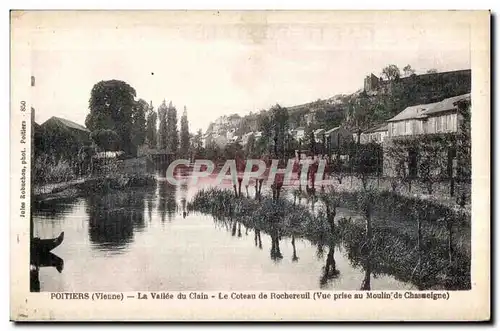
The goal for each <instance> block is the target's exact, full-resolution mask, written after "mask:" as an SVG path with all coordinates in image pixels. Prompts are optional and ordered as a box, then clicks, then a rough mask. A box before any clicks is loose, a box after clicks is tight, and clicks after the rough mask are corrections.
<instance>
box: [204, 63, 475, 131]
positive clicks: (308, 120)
mask: <svg viewBox="0 0 500 331" xmlns="http://www.w3.org/2000/svg"><path fill="white" fill-rule="evenodd" d="M367 79H370V84H369V85H367V83H366V80H367ZM470 90H471V70H457V71H450V72H442V73H429V74H423V75H410V76H408V77H403V78H395V79H392V80H382V79H380V78H378V77H376V76H374V75H371V76H368V77H367V78H366V79H365V85H364V89H361V90H359V91H358V92H356V93H353V94H350V95H335V96H333V97H331V98H328V99H324V100H321V99H318V100H316V101H312V102H309V103H305V104H301V105H296V106H291V107H287V110H288V115H289V127H290V128H292V129H293V128H296V127H299V126H307V127H310V128H311V129H316V128H332V127H336V126H339V125H345V126H346V127H348V128H352V127H351V122H350V121H349V114H350V113H351V112H352V111H353V108H355V107H362V108H364V109H366V110H365V112H366V117H367V118H366V121H365V123H364V129H368V128H369V127H371V126H372V125H373V124H374V123H380V122H382V121H385V120H387V119H389V118H391V117H393V116H395V115H396V114H398V113H399V112H401V111H402V110H403V109H405V108H406V107H409V106H414V105H418V104H426V103H432V102H437V101H440V100H442V99H445V98H449V97H453V96H456V95H460V94H465V93H469V92H470ZM231 116H233V117H234V116H235V115H230V116H225V117H226V118H231ZM236 116H237V115H236ZM265 116H268V110H261V111H260V112H259V113H250V114H249V115H246V116H243V117H241V118H240V119H239V121H236V122H235V121H233V122H232V123H231V121H226V122H225V123H224V124H223V125H222V126H219V127H218V130H219V131H220V132H225V131H228V130H231V129H233V128H234V129H236V132H235V134H236V135H240V136H241V135H242V134H244V133H246V132H250V131H258V130H260V129H259V127H260V123H261V121H262V118H263V117H265ZM238 117H239V116H238ZM216 122H221V120H220V118H219V119H217V121H216ZM213 128H214V125H213V123H212V124H211V125H210V127H209V130H207V132H211V131H212V130H213ZM221 128H222V129H221Z"/></svg>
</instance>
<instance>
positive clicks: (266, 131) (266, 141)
mask: <svg viewBox="0 0 500 331" xmlns="http://www.w3.org/2000/svg"><path fill="white" fill-rule="evenodd" d="M257 120H258V123H259V130H260V131H261V132H262V136H261V137H260V139H259V141H258V145H259V151H260V154H261V155H262V154H264V153H266V152H270V151H269V148H270V146H271V144H270V137H271V134H272V129H273V128H272V123H271V119H270V117H269V115H268V114H267V112H266V111H264V110H263V111H261V112H260V114H259V115H258V119H257Z"/></svg>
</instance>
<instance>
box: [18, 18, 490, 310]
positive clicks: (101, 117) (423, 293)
mask: <svg viewBox="0 0 500 331" xmlns="http://www.w3.org/2000/svg"><path fill="white" fill-rule="evenodd" d="M389 13H390V12H369V11H365V12H337V13H335V12H327V11H323V12H322V11H318V12H287V11H281V12H280V11H216V10H215V11H179V12H175V11H154V12H149V11H143V12H137V13H134V15H131V13H127V12H119V11H115V12H100V11H86V12H84V11H64V12H57V11H39V12H37V11H31V12H30V11H27V12H23V11H12V12H11V29H12V43H13V44H14V43H16V41H18V40H19V41H20V40H21V39H22V38H24V37H26V38H27V39H23V40H29V46H27V47H28V48H27V49H28V50H29V54H25V55H24V56H25V57H26V58H27V59H28V60H27V62H26V63H27V65H28V66H29V67H28V68H27V69H26V75H25V76H23V77H27V80H26V81H23V82H19V81H18V82H16V84H23V89H25V90H26V91H27V92H26V93H28V94H29V99H26V101H23V102H24V104H23V103H22V102H21V101H20V100H12V103H13V107H14V110H12V112H15V113H16V114H19V116H23V117H22V121H20V122H19V123H21V124H20V127H18V128H16V129H14V130H12V132H13V133H12V134H13V135H15V137H16V139H15V140H16V141H18V140H19V139H21V145H19V146H21V147H22V148H24V150H23V151H22V152H21V156H20V157H19V156H18V154H19V153H18V152H17V151H13V152H12V153H13V155H14V156H15V159H16V160H17V161H15V162H17V168H19V174H20V183H18V184H20V185H21V198H20V200H18V201H17V207H16V210H20V215H19V216H20V220H21V221H22V222H23V224H25V226H26V227H25V229H26V230H27V229H28V228H29V234H28V233H27V231H26V237H24V235H23V238H28V239H26V240H23V245H25V247H26V250H29V253H28V254H27V258H28V257H29V289H28V288H25V289H21V290H22V291H26V292H29V293H32V294H35V293H47V295H48V296H47V298H49V295H50V299H51V300H56V299H67V298H68V293H71V297H72V299H88V296H89V293H90V296H91V298H92V300H94V295H97V298H101V297H102V298H110V299H119V298H120V295H121V300H124V299H123V296H124V295H125V296H126V298H128V300H132V299H137V300H140V299H148V298H150V299H158V298H159V299H169V296H170V295H171V294H170V292H171V293H174V294H175V296H176V297H177V293H178V292H180V293H183V294H182V295H185V296H186V299H187V300H190V299H192V300H207V301H212V302H213V301H214V300H215V298H216V297H217V298H218V299H222V298H224V296H226V297H225V298H226V299H234V300H247V299H250V300H252V299H253V300H256V299H262V298H260V297H259V292H262V291H265V292H267V293H269V295H270V299H276V300H285V301H286V300H287V299H291V300H293V299H298V300H300V299H303V300H309V299H314V300H316V295H317V296H318V297H321V296H322V295H325V298H326V295H327V294H328V295H330V294H331V295H334V293H336V291H345V293H351V291H353V292H352V295H353V296H354V295H355V293H361V294H360V295H361V297H360V298H365V299H366V298H368V299H374V300H375V299H391V300H392V298H393V296H394V297H397V294H394V293H401V299H405V300H410V301H412V300H413V301H412V302H414V304H418V305H422V304H423V302H424V301H421V300H420V299H427V300H429V301H435V300H441V299H443V300H452V298H451V297H452V296H453V295H454V294H453V293H458V292H464V293H467V292H469V291H471V290H472V289H473V288H474V286H477V283H476V282H475V281H474V278H473V274H474V272H475V273H483V274H484V273H487V274H488V275H489V265H485V266H484V269H478V270H476V271H474V268H481V265H477V264H474V262H473V261H474V258H473V256H474V243H475V241H476V240H478V239H479V241H481V240H484V239H486V241H487V240H488V238H489V230H488V229H489V214H488V211H486V215H487V216H488V218H487V219H485V218H482V219H477V220H476V219H475V215H474V213H473V208H472V206H473V202H474V201H475V200H474V199H477V197H479V196H480V194H481V193H480V192H479V190H481V189H486V188H487V187H489V168H487V169H488V173H479V172H477V169H478V168H475V162H479V163H481V162H484V158H483V161H481V160H479V161H475V160H474V158H473V155H477V156H478V157H480V155H479V154H478V153H479V152H476V154H474V151H475V150H477V149H478V148H481V145H478V144H477V143H478V142H479V143H480V142H481V140H480V139H478V140H472V139H471V137H472V136H473V135H474V132H473V126H474V125H475V124H474V121H475V120H476V118H479V117H484V118H489V108H487V107H485V105H486V106H489V105H488V104H487V103H485V101H484V100H485V98H487V99H489V94H487V95H485V94H484V93H489V92H487V91H486V92H485V91H484V90H483V92H482V94H478V93H476V92H475V91H477V90H475V89H476V88H477V87H478V86H486V87H489V83H487V84H486V85H485V84H484V81H485V80H486V82H489V81H488V77H489V62H485V63H483V64H480V65H479V68H478V62H477V60H475V58H474V54H476V53H474V50H475V49H474V48H473V46H472V45H477V44H474V42H477V38H476V40H474V31H475V30H474V26H473V24H475V23H474V22H476V23H477V24H479V23H478V22H482V23H484V22H488V21H489V14H488V13H487V12H486V13H483V15H478V13H477V12H476V13H473V12H455V13H454V12H446V11H443V12H435V13H431V12H414V13H411V12H392V14H389ZM467 14H470V15H469V16H468V15H467ZM483 25H484V24H483ZM486 26H487V27H488V29H489V24H488V23H487V24H486ZM15 28H17V29H18V30H15ZM16 31H17V33H18V34H17V37H18V39H16ZM488 31H489V30H488ZM488 31H487V33H488ZM484 36H486V37H487V38H484V37H483V39H482V40H481V41H482V42H483V43H484V45H486V46H485V48H484V49H485V50H486V49H487V51H488V54H489V34H486V35H484ZM481 50H482V49H481ZM24 52H27V51H26V50H25V51H24ZM481 54H483V53H481ZM482 56H483V58H484V54H483V55H482ZM486 59H487V60H489V57H488V56H487V57H486ZM12 70H15V68H14V67H13V69H12ZM479 74H482V75H485V74H487V76H479V77H480V78H478V76H477V75H479ZM481 79H482V80H481ZM478 82H479V83H478ZM13 84H14V82H13ZM476 96H478V98H483V99H482V100H479V99H478V101H476V99H475V98H476ZM20 102H21V108H23V107H24V110H23V109H21V112H19V103H20ZM478 121H480V120H478ZM471 123H472V124H471ZM477 123H479V122H477ZM483 123H484V122H483ZM487 123H488V127H484V128H479V130H488V128H489V120H488V122H487ZM476 129H477V126H476ZM19 132H21V135H19ZM485 132H486V131H485ZM478 133H479V134H480V132H478ZM487 134H488V135H489V131H488V132H487ZM23 141H24V142H23ZM473 142H474V144H476V145H473ZM487 143H488V144H489V137H488V142H487ZM24 144H25V145H24ZM488 146H489V145H488ZM483 147H485V148H486V147H487V146H486V145H484V146H483ZM488 148H489V147H488ZM486 153H487V155H488V157H489V150H488V151H486ZM481 155H483V154H481ZM19 158H21V160H20V161H19V160H18V159H19ZM486 162H488V163H489V161H488V160H486ZM473 163H474V167H473ZM473 170H474V171H473ZM16 176H17V175H16ZM479 177H480V178H479ZM486 177H487V178H486ZM16 178H17V177H16ZM476 178H478V179H477V181H476ZM485 180H486V181H485ZM475 183H477V184H475ZM479 183H481V185H483V186H481V187H479V188H478V187H476V189H474V185H479ZM17 192H18V191H17ZM484 192H486V193H484V194H486V195H483V196H482V197H483V198H484V197H486V198H487V199H489V191H484ZM23 193H24V194H23ZM475 194H477V196H476V195H475ZM17 195H19V193H17ZM488 201H489V200H488ZM474 203H476V202H474ZM487 204H488V206H489V202H487ZM488 210H489V207H488ZM483 215H484V214H483ZM13 217H14V218H15V217H16V216H15V215H14V216H13ZM28 219H29V222H28ZM473 219H474V221H473ZM14 221H18V219H13V220H12V222H14ZM478 224H481V227H483V229H486V231H488V232H487V233H481V235H482V236H483V237H481V238H482V239H481V238H474V236H473V233H476V235H477V234H478V233H479V232H475V231H476V230H474V229H473V228H474V226H477V225H478ZM23 229H24V228H23ZM13 231H15V229H13ZM13 236H14V238H15V235H14V234H13ZM17 242H18V243H19V235H17ZM28 247H29V248H28ZM488 249H489V247H488ZM11 254H15V252H11ZM22 268H23V270H24V271H19V274H20V275H21V274H23V273H24V275H25V276H26V277H27V275H28V264H24V265H23V266H22ZM22 268H21V266H20V267H19V269H22ZM481 270H482V271H481ZM24 275H23V277H24ZM23 286H26V287H27V286H28V284H26V285H23ZM484 286H487V284H484ZM309 291H322V292H317V293H322V294H314V292H309ZM373 291H375V292H373ZM393 291H397V292H393ZM93 292H99V293H100V294H99V293H93ZM129 292H130V293H129ZM167 292H168V293H167ZM113 293H115V294H113ZM120 293H121V294H120ZM141 293H142V294H141ZM217 293H219V294H218V295H217ZM339 293H340V292H339ZM342 293H344V292H342ZM141 295H142V296H143V297H141ZM343 295H344V294H342V296H343ZM99 296H101V297H99ZM180 297H182V296H180ZM339 298H340V295H339ZM21 299H22V297H21V298H20V300H21ZM419 300H420V301H419ZM150 301H151V300H150ZM365 301H366V300H365ZM419 302H420V303H419ZM425 302H427V301H425ZM63 303H64V302H59V304H61V305H62V304H63ZM138 303H139V304H140V302H138ZM148 303H149V302H148ZM374 303H375V304H377V303H376V302H375V301H374ZM382 303H383V302H382ZM64 304H66V305H68V304H70V303H69V301H68V302H65V303H64ZM71 304H72V303H71ZM212 304H217V303H216V302H215V303H214V302H213V303H212ZM227 304H229V302H227ZM238 304H240V303H238ZM302 304H303V305H306V304H307V303H306V302H303V303H302ZM378 304H380V303H378ZM116 309H119V308H118V306H116ZM88 318H89V319H91V318H92V316H88Z"/></svg>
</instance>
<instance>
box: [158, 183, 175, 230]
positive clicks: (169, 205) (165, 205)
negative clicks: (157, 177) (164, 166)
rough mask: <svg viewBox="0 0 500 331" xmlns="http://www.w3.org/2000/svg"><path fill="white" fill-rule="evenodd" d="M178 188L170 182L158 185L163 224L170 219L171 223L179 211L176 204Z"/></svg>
mask: <svg viewBox="0 0 500 331" xmlns="http://www.w3.org/2000/svg"><path fill="white" fill-rule="evenodd" d="M176 193H177V192H176V186H174V185H172V184H170V183H169V182H168V181H166V180H165V181H160V182H159V183H158V195H159V197H158V211H159V212H160V216H161V221H162V223H164V222H165V219H166V218H167V217H168V221H169V222H171V221H172V219H173V218H174V216H175V213H176V211H177V202H176Z"/></svg>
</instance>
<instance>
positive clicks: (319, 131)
mask: <svg viewBox="0 0 500 331" xmlns="http://www.w3.org/2000/svg"><path fill="white" fill-rule="evenodd" d="M324 131H325V129H317V130H314V134H320V133H322V132H324Z"/></svg>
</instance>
